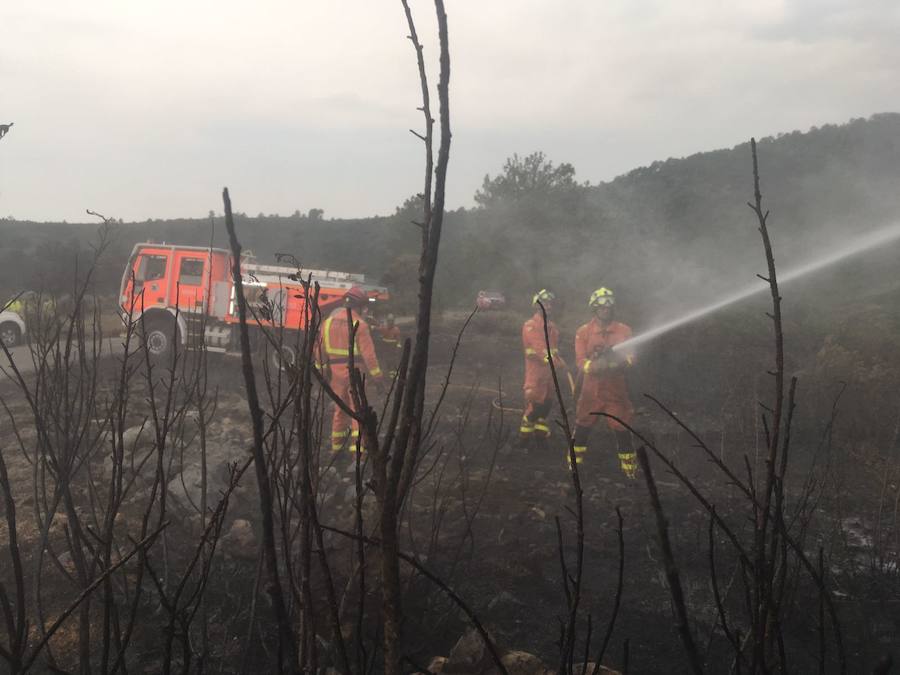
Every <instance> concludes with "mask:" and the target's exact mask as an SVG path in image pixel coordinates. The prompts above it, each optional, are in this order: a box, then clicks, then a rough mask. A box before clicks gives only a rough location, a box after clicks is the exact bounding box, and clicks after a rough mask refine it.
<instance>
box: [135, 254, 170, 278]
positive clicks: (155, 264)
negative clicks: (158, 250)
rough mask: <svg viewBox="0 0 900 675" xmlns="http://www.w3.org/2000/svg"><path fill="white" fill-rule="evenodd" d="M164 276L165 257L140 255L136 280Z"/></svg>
mask: <svg viewBox="0 0 900 675" xmlns="http://www.w3.org/2000/svg"><path fill="white" fill-rule="evenodd" d="M164 276H166V257H165V256H163V255H142V256H141V260H140V262H139V263H138V269H137V274H136V275H135V278H136V280H137V281H154V280H156V279H162V278H163V277H164Z"/></svg>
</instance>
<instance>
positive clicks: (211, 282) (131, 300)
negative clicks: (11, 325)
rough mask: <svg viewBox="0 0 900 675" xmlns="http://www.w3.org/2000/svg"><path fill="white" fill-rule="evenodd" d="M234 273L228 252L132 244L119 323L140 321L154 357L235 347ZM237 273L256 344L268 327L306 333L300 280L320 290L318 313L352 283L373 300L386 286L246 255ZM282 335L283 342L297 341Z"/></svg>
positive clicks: (381, 297)
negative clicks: (177, 350)
mask: <svg viewBox="0 0 900 675" xmlns="http://www.w3.org/2000/svg"><path fill="white" fill-rule="evenodd" d="M231 275H232V256H231V252H230V251H228V250H225V249H220V248H211V247H202V246H175V245H168V244H154V243H142V244H137V245H136V246H135V247H134V249H133V250H132V252H131V256H130V257H129V260H128V264H127V265H126V266H125V271H124V273H123V275H122V283H121V285H120V290H119V308H120V310H121V314H122V319H123V321H125V322H126V323H127V322H129V321H131V322H133V321H140V326H141V328H142V330H143V331H144V335H145V339H146V342H147V348H148V349H149V350H150V352H151V354H153V355H154V356H162V355H164V354H168V353H170V351H171V350H172V349H173V347H174V346H175V345H181V346H183V347H184V348H185V349H196V348H198V347H200V346H203V347H205V348H206V349H207V350H210V351H226V350H228V349H230V348H234V347H236V346H237V344H238V335H237V326H238V324H239V317H238V303H237V301H236V300H237V299H236V297H235V286H234V283H233V280H232V276H231ZM241 275H242V276H241V281H242V287H243V295H244V299H245V301H246V304H247V307H248V310H249V314H248V317H247V322H248V324H249V325H250V326H251V334H252V336H253V338H254V339H255V340H256V342H258V343H264V342H265V340H263V339H261V338H262V337H264V336H262V335H261V334H262V333H264V332H265V331H266V330H267V329H276V328H277V329H282V330H288V331H301V330H303V327H304V326H305V325H306V322H307V320H308V317H307V314H308V309H307V306H306V291H305V289H304V286H303V283H301V281H300V280H299V279H300V278H301V277H302V278H303V279H304V280H305V279H310V280H311V282H312V283H313V284H318V285H319V296H318V307H319V309H320V310H321V311H322V312H326V311H328V310H329V309H330V307H333V306H335V305H336V304H337V303H340V302H341V300H342V299H343V297H344V295H345V294H346V293H347V291H348V290H349V289H350V288H351V287H353V286H360V287H362V288H363V289H364V290H365V291H366V293H367V294H368V295H369V298H370V300H372V301H376V300H387V299H388V297H389V296H388V292H387V289H386V288H384V287H383V286H375V285H372V284H369V283H367V282H366V280H365V277H364V276H363V275H361V274H351V273H347V272H335V271H330V270H305V269H300V270H298V269H297V268H295V267H290V266H284V265H264V264H258V263H256V262H255V261H254V260H253V259H252V258H251V257H249V256H248V257H247V258H242V260H241ZM269 335H270V336H271V332H270V333H269ZM282 337H283V341H284V343H285V344H287V343H288V342H290V343H291V344H294V343H295V342H296V340H295V339H294V338H289V337H284V336H283V334H282Z"/></svg>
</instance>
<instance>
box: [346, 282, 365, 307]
mask: <svg viewBox="0 0 900 675" xmlns="http://www.w3.org/2000/svg"><path fill="white" fill-rule="evenodd" d="M368 301H369V296H368V295H367V294H366V292H365V291H364V290H363V289H361V288H360V287H359V286H352V287H351V288H350V290H349V291H347V294H346V295H345V296H344V302H345V303H346V304H348V305H354V306H357V307H359V306H361V305H365V304H366V303H367V302H368Z"/></svg>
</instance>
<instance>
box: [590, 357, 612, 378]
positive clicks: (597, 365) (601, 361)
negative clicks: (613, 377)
mask: <svg viewBox="0 0 900 675" xmlns="http://www.w3.org/2000/svg"><path fill="white" fill-rule="evenodd" d="M609 367H610V363H609V359H608V358H607V356H605V355H604V356H598V357H597V358H595V359H591V365H590V366H589V367H588V372H589V373H590V374H591V375H600V374H601V373H604V372H606V371H607V369H609Z"/></svg>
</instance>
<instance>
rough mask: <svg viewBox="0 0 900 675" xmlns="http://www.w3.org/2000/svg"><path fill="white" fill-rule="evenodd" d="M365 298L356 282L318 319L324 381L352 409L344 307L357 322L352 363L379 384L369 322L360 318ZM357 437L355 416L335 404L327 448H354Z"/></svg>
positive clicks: (348, 345) (379, 370)
mask: <svg viewBox="0 0 900 675" xmlns="http://www.w3.org/2000/svg"><path fill="white" fill-rule="evenodd" d="M368 302H369V298H368V296H367V295H366V293H365V291H363V290H362V289H361V288H359V287H358V286H354V287H353V288H351V289H350V290H349V291H347V294H346V295H345V296H344V302H343V304H342V305H341V306H340V307H337V308H336V309H334V310H332V312H331V314H330V315H329V316H328V318H327V319H325V321H323V322H322V331H321V335H320V343H319V353H320V361H321V363H322V364H323V365H325V366H327V368H328V383H329V385H331V388H332V389H333V390H334V392H335V393H336V394H337V395H338V396H339V397H340V399H341V401H343V402H344V403H346V404H347V406H348V407H349V408H350V409H351V410H354V409H355V406H354V404H353V396H352V395H351V393H350V344H349V342H350V325H349V324H348V323H347V314H348V312H347V309H348V308H349V310H350V312H349V314H350V321H352V322H353V323H354V324H356V325H357V328H356V334H355V338H356V339H355V340H354V344H353V361H354V363H353V365H354V367H355V368H358V369H360V370H363V369H365V370H367V371H368V373H369V377H370V378H371V380H374V381H375V384H376V386H379V387H380V386H381V382H382V381H383V379H384V374H383V373H382V372H381V367H380V366H379V365H378V357H377V356H376V355H375V345H374V344H373V342H372V333H371V331H370V330H369V324H368V323H367V322H366V320H365V318H363V313H364V310H365V308H366V307H367V305H368ZM358 439H359V425H358V424H357V422H356V420H354V419H353V418H352V417H350V416H349V415H348V414H347V413H345V412H344V411H343V410H342V409H341V407H340V406H339V405H337V404H335V405H334V414H333V415H332V418H331V450H332V451H333V452H339V451H340V450H343V449H344V448H345V447H347V448H348V449H350V450H352V451H355V450H356V448H357V445H359V443H358Z"/></svg>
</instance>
